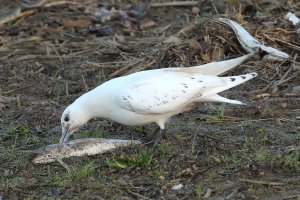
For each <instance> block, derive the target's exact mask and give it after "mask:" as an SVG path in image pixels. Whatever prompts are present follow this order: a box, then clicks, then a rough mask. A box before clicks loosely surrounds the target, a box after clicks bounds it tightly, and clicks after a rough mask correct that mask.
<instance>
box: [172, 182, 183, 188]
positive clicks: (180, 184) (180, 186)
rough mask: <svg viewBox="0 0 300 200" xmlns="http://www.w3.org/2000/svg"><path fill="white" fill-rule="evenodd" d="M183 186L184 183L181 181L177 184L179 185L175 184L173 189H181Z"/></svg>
mask: <svg viewBox="0 0 300 200" xmlns="http://www.w3.org/2000/svg"><path fill="white" fill-rule="evenodd" d="M182 188H183V184H182V183H179V184H177V185H174V186H173V187H172V190H180V189H182Z"/></svg>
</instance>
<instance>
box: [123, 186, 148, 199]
mask: <svg viewBox="0 0 300 200" xmlns="http://www.w3.org/2000/svg"><path fill="white" fill-rule="evenodd" d="M126 190H127V192H129V193H130V194H133V195H134V196H137V197H138V198H139V199H149V198H148V197H145V196H143V195H141V194H139V193H136V192H133V191H131V190H129V189H128V188H126Z"/></svg>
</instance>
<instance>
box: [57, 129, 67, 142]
mask: <svg viewBox="0 0 300 200" xmlns="http://www.w3.org/2000/svg"><path fill="white" fill-rule="evenodd" d="M69 137H70V132H69V131H67V130H66V131H63V133H62V135H61V138H60V140H59V143H66V142H67V141H68V140H69Z"/></svg>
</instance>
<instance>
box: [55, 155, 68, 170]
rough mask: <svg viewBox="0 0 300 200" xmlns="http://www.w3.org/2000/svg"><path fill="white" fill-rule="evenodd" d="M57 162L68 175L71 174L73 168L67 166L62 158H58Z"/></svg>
mask: <svg viewBox="0 0 300 200" xmlns="http://www.w3.org/2000/svg"><path fill="white" fill-rule="evenodd" d="M56 161H57V162H58V163H59V164H61V166H63V167H64V168H65V169H66V170H67V171H68V173H70V172H71V168H70V167H69V165H67V164H66V163H65V162H64V161H62V159H60V158H56Z"/></svg>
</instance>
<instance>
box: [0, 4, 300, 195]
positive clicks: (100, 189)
mask: <svg viewBox="0 0 300 200" xmlns="http://www.w3.org/2000/svg"><path fill="white" fill-rule="evenodd" d="M36 2H38V1H31V2H30V1H29V4H28V5H25V6H24V5H23V6H22V9H21V10H22V12H21V15H19V16H18V17H16V18H15V19H14V20H9V21H8V23H6V24H3V25H2V26H0V109H1V111H0V199H2V198H4V199H84V198H85V199H205V198H206V199H300V99H299V94H300V88H299V87H300V79H299V75H300V58H299V56H298V55H299V53H300V37H299V34H300V27H299V26H298V27H297V26H296V27H295V26H293V25H292V24H291V23H289V22H288V21H287V20H286V19H284V16H285V15H286V13H287V12H289V11H292V12H294V13H295V14H296V15H297V16H298V17H299V16H300V3H299V2H298V1H296V0H288V1H283V0H278V1H276V3H274V1H271V0H257V1H256V0H249V1H235V0H227V1H199V2H196V3H195V4H194V5H191V4H190V5H182V6H178V5H172V6H166V5H165V4H164V3H165V2H166V1H148V3H146V1H133V0H132V1H121V0H109V1H97V0H87V1H83V0H82V1H80V0H75V1H51V2H49V1H45V2H44V3H45V4H41V5H37V4H36ZM156 3H159V4H156ZM185 3H186V2H185ZM192 3H193V2H192ZM34 5H37V6H35V7H32V6H34ZM19 6H20V3H19V2H17V1H8V0H2V5H1V8H0V20H1V19H2V20H3V19H5V18H7V16H9V15H10V13H14V12H15V11H16V9H17V8H18V7H19ZM30 6H31V7H30ZM9 10H10V11H9ZM19 14H20V13H19ZM11 16H14V15H11ZM204 16H206V17H204ZM215 17H225V18H230V19H233V20H235V21H237V22H239V23H240V24H241V25H243V27H245V28H246V29H247V30H248V31H249V32H250V33H251V34H252V35H253V36H255V37H256V38H257V39H259V40H260V41H261V42H263V43H264V44H267V45H270V46H272V47H274V48H278V49H280V50H282V51H285V52H287V53H288V54H289V55H290V59H287V60H285V61H266V60H264V59H262V57H263V53H261V55H257V56H255V57H254V58H253V59H250V60H249V61H247V62H245V63H244V64H242V65H241V66H238V67H236V68H235V69H233V70H231V71H229V72H227V73H226V74H225V75H239V74H243V73H248V72H253V71H256V72H258V74H259V75H258V77H256V78H255V79H253V80H251V81H249V82H247V83H245V84H242V85H240V86H238V87H235V88H233V89H230V90H228V91H226V92H223V93H222V95H223V96H226V97H229V98H233V99H238V100H242V101H244V102H245V103H246V104H247V105H245V106H236V105H229V104H215V103H214V104H211V103H209V104H203V105H200V106H198V107H195V108H194V109H193V110H191V111H190V112H186V113H183V114H180V115H178V116H175V117H173V118H172V120H171V122H170V123H169V124H168V127H167V135H166V137H165V138H164V139H163V140H162V142H161V143H160V144H159V146H158V148H157V151H155V152H154V153H151V151H150V147H149V146H147V145H140V146H134V147H129V148H123V149H118V150H116V151H113V152H112V153H106V154H103V155H97V156H90V157H80V158H70V159H66V160H65V163H66V164H67V165H68V166H69V167H70V169H69V170H67V169H66V168H65V167H63V166H62V165H61V164H59V163H58V162H55V163H52V164H44V165H33V164H32V163H31V162H30V159H31V151H32V150H36V149H38V148H40V147H43V146H45V145H49V144H53V143H57V142H58V141H59V138H60V135H61V127H60V115H61V114H62V112H63V110H64V108H65V107H66V106H67V105H69V104H70V103H71V102H73V101H74V100H75V99H76V98H77V97H79V96H80V95H82V94H84V93H85V92H86V91H88V90H91V89H93V88H94V87H96V86H97V85H99V84H101V83H103V82H105V81H107V80H109V79H111V78H113V77H118V76H122V75H125V74H129V73H133V72H136V71H140V70H147V69H154V68H160V67H187V66H192V65H195V64H203V63H208V62H212V61H217V60H226V59H230V58H235V57H238V56H241V55H244V54H246V52H245V51H244V50H243V49H242V47H241V46H240V44H239V42H238V40H237V39H236V36H235V34H234V33H233V32H232V31H231V29H229V28H228V27H227V26H225V25H222V24H219V23H216V22H215V21H214V20H212V19H211V18H215ZM171 36H172V37H171ZM155 128H156V126H155V124H151V125H148V126H143V127H128V126H124V127H123V128H122V129H120V128H119V125H118V124H116V123H112V122H110V121H107V120H103V119H97V120H92V121H90V122H89V123H88V124H87V125H85V126H84V127H83V128H82V129H80V131H78V132H77V133H76V134H75V136H74V137H73V138H72V139H74V138H84V137H108V138H127V139H131V138H134V139H141V140H143V139H144V138H146V137H147V136H149V135H151V133H152V132H153V130H155ZM176 187H177V188H176Z"/></svg>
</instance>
